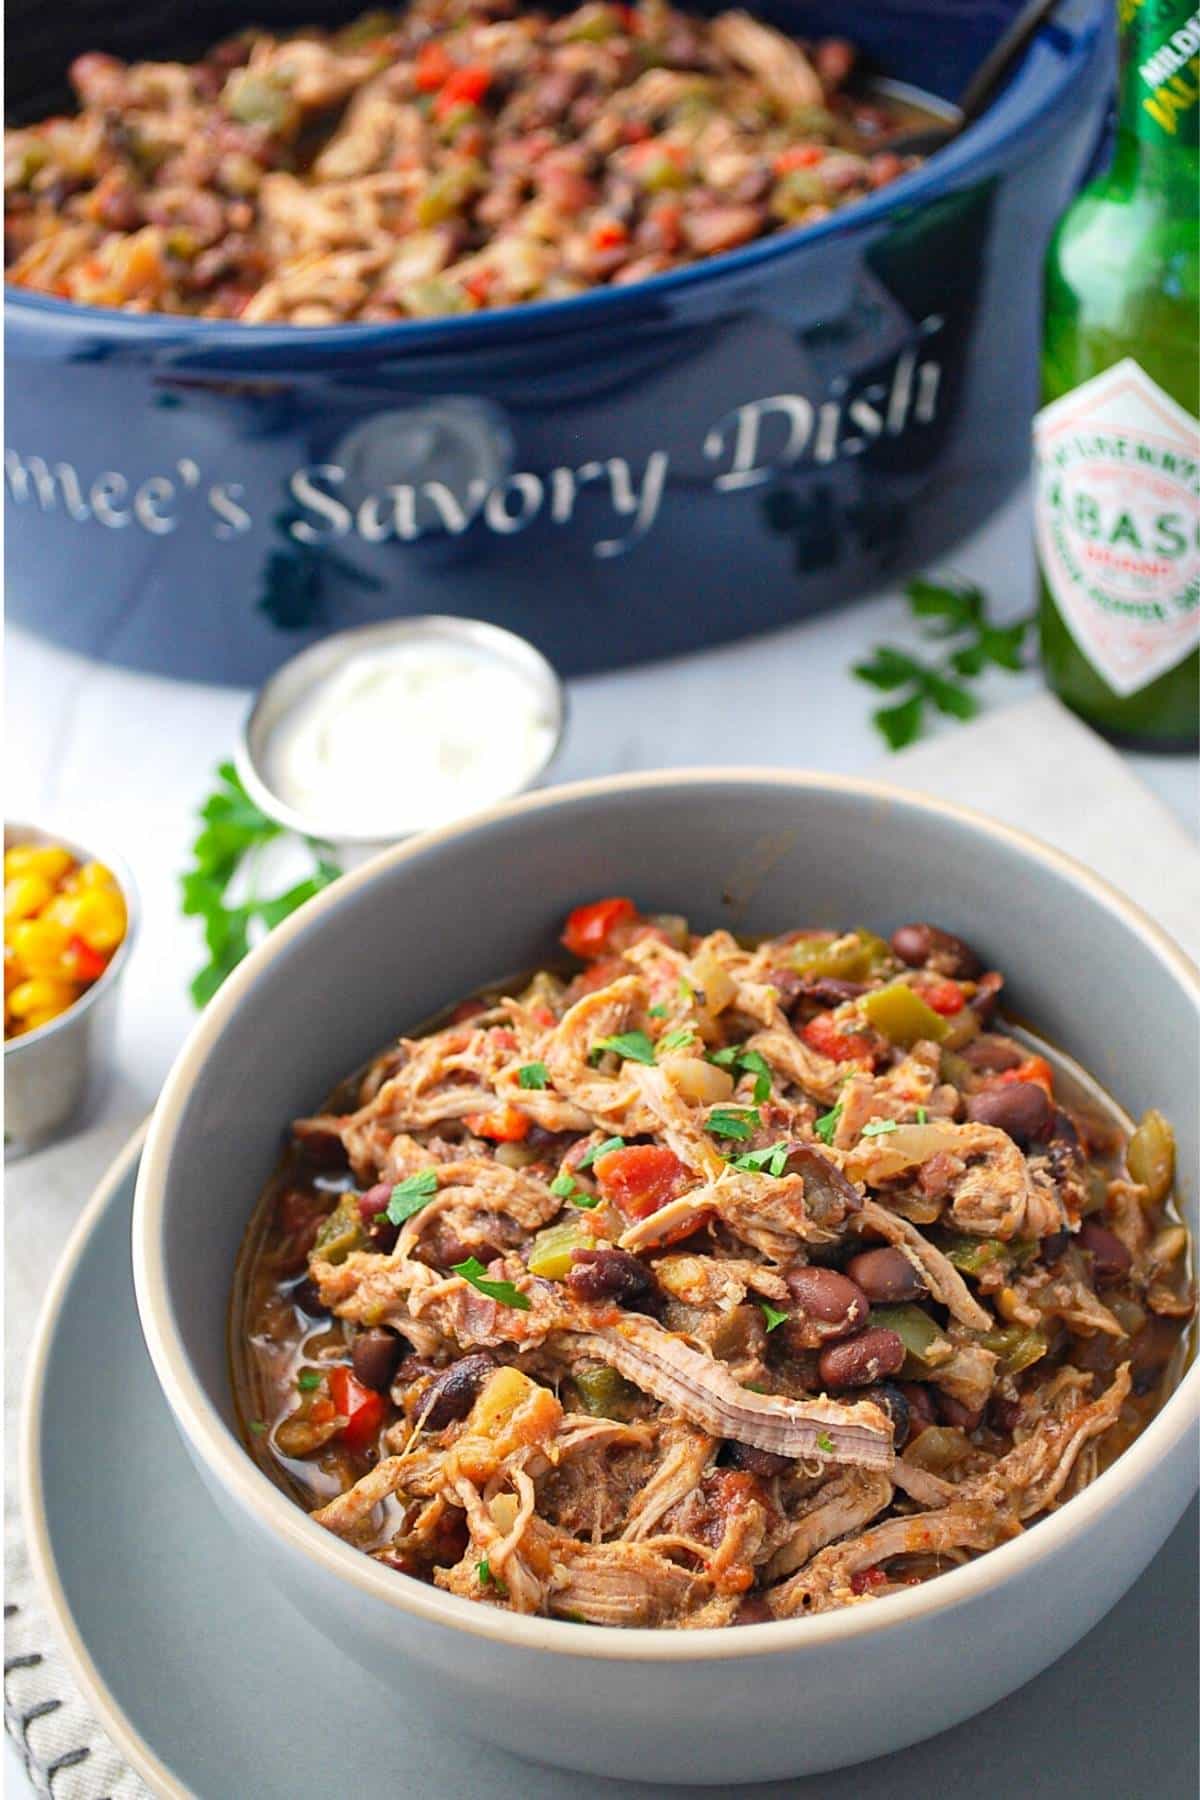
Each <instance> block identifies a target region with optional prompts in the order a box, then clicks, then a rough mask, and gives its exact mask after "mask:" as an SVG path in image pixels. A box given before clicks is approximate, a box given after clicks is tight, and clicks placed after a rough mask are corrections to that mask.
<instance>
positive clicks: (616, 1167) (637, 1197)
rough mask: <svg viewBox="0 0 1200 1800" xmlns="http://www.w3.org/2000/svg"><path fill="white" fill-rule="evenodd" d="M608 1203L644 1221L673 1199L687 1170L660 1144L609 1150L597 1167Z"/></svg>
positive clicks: (598, 1161)
mask: <svg viewBox="0 0 1200 1800" xmlns="http://www.w3.org/2000/svg"><path fill="white" fill-rule="evenodd" d="M594 1167H595V1171H596V1180H597V1181H598V1182H599V1183H600V1191H601V1193H602V1194H603V1195H604V1198H605V1199H606V1200H611V1201H612V1202H613V1204H614V1205H615V1206H617V1207H618V1208H619V1209H620V1211H621V1212H623V1213H624V1214H625V1217H626V1218H627V1219H645V1218H648V1217H649V1215H650V1214H651V1213H652V1212H657V1211H658V1209H659V1207H660V1206H665V1205H666V1204H667V1201H668V1200H673V1199H674V1198H675V1196H676V1195H677V1194H678V1192H679V1190H680V1188H681V1187H682V1185H683V1184H684V1182H686V1180H687V1170H686V1168H685V1167H684V1165H683V1164H682V1163H681V1162H680V1160H679V1158H678V1157H677V1156H676V1155H675V1152H674V1151H673V1150H666V1149H664V1148H663V1147H662V1146H661V1145H659V1144H631V1145H629V1146H628V1147H627V1148H626V1149H623V1150H610V1151H609V1152H608V1155H607V1156H601V1157H599V1158H598V1159H597V1161H596V1163H595V1164H594Z"/></svg>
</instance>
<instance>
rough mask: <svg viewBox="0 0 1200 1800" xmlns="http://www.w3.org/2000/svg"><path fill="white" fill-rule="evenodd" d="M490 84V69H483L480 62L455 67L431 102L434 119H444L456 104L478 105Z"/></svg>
mask: <svg viewBox="0 0 1200 1800" xmlns="http://www.w3.org/2000/svg"><path fill="white" fill-rule="evenodd" d="M491 85H492V71H491V70H490V69H485V68H484V66H483V64H482V63H470V64H468V66H467V67H466V68H465V69H455V70H454V72H453V74H452V75H448V76H447V77H446V80H445V82H444V83H443V85H442V87H441V88H440V89H439V91H438V97H437V99H436V100H435V101H434V103H433V116H434V118H435V119H444V118H446V117H448V115H449V114H450V113H452V112H453V111H454V109H455V107H457V106H478V105H479V102H480V101H481V100H482V99H483V96H484V95H485V94H486V93H487V91H488V89H489V88H490V87H491Z"/></svg>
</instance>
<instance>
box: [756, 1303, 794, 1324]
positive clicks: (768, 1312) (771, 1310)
mask: <svg viewBox="0 0 1200 1800" xmlns="http://www.w3.org/2000/svg"><path fill="white" fill-rule="evenodd" d="M758 1304H759V1307H760V1309H761V1311H762V1316H763V1318H764V1319H765V1320H766V1321H767V1330H768V1331H774V1330H775V1328H776V1326H779V1325H782V1324H783V1323H784V1321H785V1320H786V1318H787V1316H788V1315H787V1314H786V1313H785V1312H780V1311H779V1310H778V1308H777V1307H774V1306H772V1305H771V1304H770V1302H769V1301H767V1300H760V1301H759V1303H758Z"/></svg>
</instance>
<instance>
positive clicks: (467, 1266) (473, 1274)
mask: <svg viewBox="0 0 1200 1800" xmlns="http://www.w3.org/2000/svg"><path fill="white" fill-rule="evenodd" d="M451 1267H452V1270H453V1273H454V1274H455V1275H461V1276H462V1278H463V1280H464V1281H469V1282H470V1284H471V1286H472V1287H473V1288H478V1289H479V1292H480V1293H481V1294H486V1295H487V1297H488V1299H489V1300H495V1301H496V1303H497V1304H498V1305H499V1306H513V1307H515V1308H516V1310H517V1311H518V1312H528V1311H529V1296H528V1295H527V1294H523V1293H522V1292H521V1290H520V1288H516V1287H514V1286H513V1284H512V1282H511V1281H489V1280H488V1272H487V1270H486V1269H485V1268H484V1266H483V1264H482V1263H481V1262H480V1260H479V1258H478V1257H477V1256H468V1258H467V1260H466V1262H460V1263H453V1264H452V1265H451Z"/></svg>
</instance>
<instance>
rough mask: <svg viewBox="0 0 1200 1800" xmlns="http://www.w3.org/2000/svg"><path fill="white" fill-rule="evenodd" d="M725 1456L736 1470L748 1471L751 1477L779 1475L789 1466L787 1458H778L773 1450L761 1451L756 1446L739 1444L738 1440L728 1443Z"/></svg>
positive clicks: (731, 1439)
mask: <svg viewBox="0 0 1200 1800" xmlns="http://www.w3.org/2000/svg"><path fill="white" fill-rule="evenodd" d="M725 1455H726V1458H727V1460H728V1461H729V1462H730V1463H731V1464H732V1465H733V1467H734V1468H735V1469H747V1470H748V1471H749V1472H750V1474H751V1475H766V1476H770V1475H778V1474H780V1473H781V1471H782V1470H784V1469H786V1468H787V1466H788V1459H787V1457H786V1456H776V1454H775V1452H774V1451H773V1450H760V1449H759V1448H758V1446H757V1445H756V1444H743V1443H739V1441H738V1440H737V1438H729V1439H728V1440H727V1441H726V1444H725Z"/></svg>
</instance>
